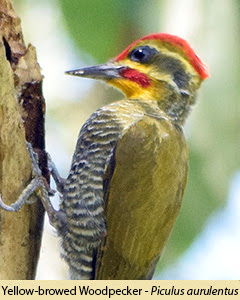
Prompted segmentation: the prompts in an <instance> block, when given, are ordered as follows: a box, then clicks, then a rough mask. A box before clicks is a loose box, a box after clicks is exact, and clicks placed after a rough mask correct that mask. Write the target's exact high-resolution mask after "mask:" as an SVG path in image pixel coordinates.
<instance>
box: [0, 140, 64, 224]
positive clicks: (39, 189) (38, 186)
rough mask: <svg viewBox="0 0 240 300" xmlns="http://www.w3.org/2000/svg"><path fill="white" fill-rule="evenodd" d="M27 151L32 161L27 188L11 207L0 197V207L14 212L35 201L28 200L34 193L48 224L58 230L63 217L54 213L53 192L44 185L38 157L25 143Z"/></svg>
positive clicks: (30, 146)
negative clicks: (45, 214)
mask: <svg viewBox="0 0 240 300" xmlns="http://www.w3.org/2000/svg"><path fill="white" fill-rule="evenodd" d="M27 149H28V152H29V155H30V159H31V161H32V176H33V178H32V180H31V182H30V183H29V184H28V186H27V187H26V188H25V189H24V190H23V192H22V193H21V195H20V196H19V198H18V200H17V201H16V202H14V203H12V204H11V205H7V204H5V203H4V202H3V200H2V198H1V196H0V207H1V208H2V209H4V210H6V211H11V212H16V211H19V210H20V209H21V207H22V206H23V204H25V203H26V204H31V203H33V202H35V201H36V198H35V199H34V198H33V199H32V198H30V197H31V195H32V194H33V193H35V194H36V195H37V196H38V197H39V198H40V199H41V201H42V204H43V206H44V208H45V210H46V212H47V214H48V217H49V220H50V223H51V224H52V225H53V226H54V227H55V228H59V227H62V226H63V225H64V222H65V216H64V215H63V214H62V213H61V212H60V211H56V210H55V209H54V207H53V206H52V203H51V201H50V198H49V196H52V195H54V193H55V191H54V190H52V189H51V188H50V187H49V185H46V184H45V181H44V179H43V177H42V172H41V170H40V168H39V164H38V155H37V153H36V152H34V151H33V148H32V145H31V144H30V143H28V142H27Z"/></svg>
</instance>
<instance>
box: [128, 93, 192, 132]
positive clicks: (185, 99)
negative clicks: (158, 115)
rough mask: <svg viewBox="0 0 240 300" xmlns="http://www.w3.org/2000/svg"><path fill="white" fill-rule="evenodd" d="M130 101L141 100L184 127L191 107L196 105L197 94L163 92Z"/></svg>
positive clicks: (132, 96)
mask: <svg viewBox="0 0 240 300" xmlns="http://www.w3.org/2000/svg"><path fill="white" fill-rule="evenodd" d="M128 99H140V100H142V101H143V102H145V103H146V104H148V105H150V106H155V107H156V108H157V107H158V109H160V110H161V111H163V112H165V113H166V114H167V116H168V117H170V119H172V120H173V121H174V122H175V123H177V124H178V125H181V126H182V125H184V123H185V121H186V119H187V116H188V114H189V112H190V110H191V106H192V105H193V104H194V103H195V99H196V93H189V94H184V93H182V94H181V93H178V92H176V91H173V90H169V89H168V91H165V90H162V91H160V92H158V93H155V94H154V93H153V94H149V95H147V94H144V95H143V94H138V95H131V96H130V97H128Z"/></svg>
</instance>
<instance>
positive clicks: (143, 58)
mask: <svg viewBox="0 0 240 300" xmlns="http://www.w3.org/2000/svg"><path fill="white" fill-rule="evenodd" d="M156 53H157V50H156V49H154V48H151V47H149V46H142V47H138V48H136V49H133V50H132V51H131V52H130V53H129V55H128V57H129V58H130V59H131V60H132V61H136V62H139V63H148V62H149V61H150V59H151V58H152V56H153V55H155V54H156Z"/></svg>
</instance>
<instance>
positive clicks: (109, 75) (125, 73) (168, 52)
mask: <svg viewBox="0 0 240 300" xmlns="http://www.w3.org/2000/svg"><path fill="white" fill-rule="evenodd" d="M67 73H68V74H70V75H75V76H81V77H88V78H94V79H102V80H104V81H106V82H107V83H109V84H111V85H113V86H115V87H117V88H118V89H120V90H121V91H122V92H123V93H124V94H125V95H126V96H127V97H128V98H138V99H142V100H144V101H146V100H157V101H158V102H159V104H160V103H161V101H162V100H163V99H166V96H169V95H170V94H171V95H175V98H178V96H181V97H185V98H186V99H187V98H188V99H189V101H188V102H190V103H189V104H192V103H193V102H194V98H195V92H196V90H197V89H198V88H199V86H200V84H201V82H202V80H203V79H205V78H207V77H208V76H209V74H208V70H207V66H206V65H205V64H204V63H203V62H202V61H201V60H200V58H199V57H198V56H197V55H196V53H195V52H194V50H193V49H192V48H191V46H190V45H189V44H188V42H187V41H185V40H184V39H182V38H179V37H177V36H174V35H170V34H166V33H159V34H151V35H148V36H145V37H143V38H141V39H138V40H136V41H135V42H133V43H132V44H130V45H129V46H128V47H127V48H126V49H125V50H124V51H123V52H122V53H120V54H119V55H118V56H117V57H116V58H114V59H112V60H111V61H109V62H108V63H106V64H102V65H98V66H91V67H86V68H81V69H78V70H74V71H68V72H67ZM191 102H192V103H191ZM160 106H161V105H160Z"/></svg>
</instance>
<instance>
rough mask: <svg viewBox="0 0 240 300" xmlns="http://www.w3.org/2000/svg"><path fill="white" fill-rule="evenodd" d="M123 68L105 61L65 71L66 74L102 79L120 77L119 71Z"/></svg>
mask: <svg viewBox="0 0 240 300" xmlns="http://www.w3.org/2000/svg"><path fill="white" fill-rule="evenodd" d="M121 69H123V66H118V65H114V64H113V63H106V64H103V65H97V66H91V67H85V68H81V69H78V70H72V71H66V72H65V73H66V74H69V75H74V76H80V77H86V78H94V79H102V80H110V79H113V78H120V77H121V76H120V71H121Z"/></svg>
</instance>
